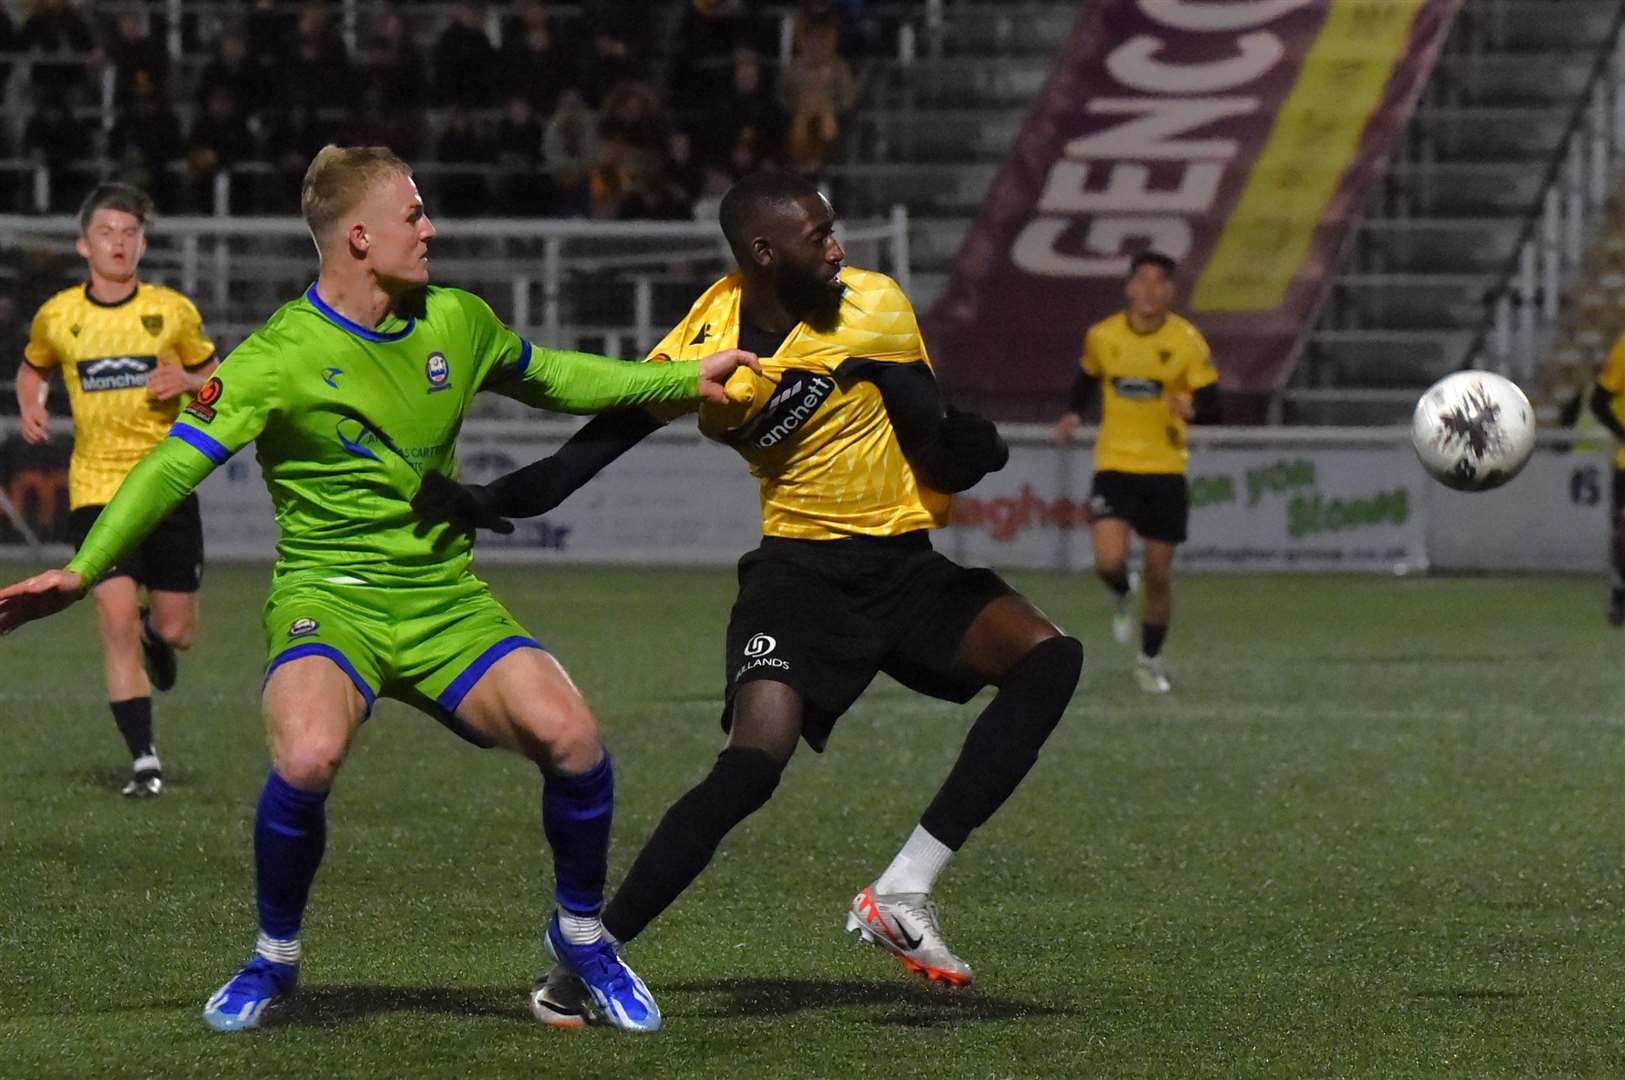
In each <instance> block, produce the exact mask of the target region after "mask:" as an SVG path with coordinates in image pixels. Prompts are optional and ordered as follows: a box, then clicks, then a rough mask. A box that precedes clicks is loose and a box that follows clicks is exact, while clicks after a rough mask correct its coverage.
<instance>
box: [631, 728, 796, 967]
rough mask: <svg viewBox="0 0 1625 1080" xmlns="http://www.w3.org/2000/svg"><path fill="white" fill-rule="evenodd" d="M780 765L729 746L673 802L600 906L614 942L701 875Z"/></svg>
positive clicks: (775, 779) (765, 792)
mask: <svg viewBox="0 0 1625 1080" xmlns="http://www.w3.org/2000/svg"><path fill="white" fill-rule="evenodd" d="M781 768H782V767H781V766H780V765H779V763H778V762H777V761H775V760H774V759H773V756H772V755H771V754H768V753H767V752H766V751H763V750H754V749H735V748H733V747H729V748H728V749H726V750H724V751H723V752H722V753H720V754H718V755H717V761H716V764H715V765H712V766H711V772H710V774H709V775H707V776H706V778H705V779H704V780H701V781H700V782H699V783H698V784H697V785H695V786H694V787H692V788H690V789H689V790H688V792H687V793H686V794H684V795H683V797H682V798H680V799H678V800H677V801H676V802H674V803H672V806H671V809H670V810H667V811H666V816H665V817H663V818H661V819H660V824H659V825H658V826H656V827H655V831H654V835H653V836H651V837H649V839H648V841H647V842H645V843H644V845H643V850H642V851H640V852H638V857H637V859H635V860H634V861H633V863H632V869H631V870H628V871H627V873H626V880H625V881H623V882H622V883H621V887H620V888H619V889H617V890H616V891H615V896H614V897H613V898H612V899H611V900H610V902H609V903H608V904H607V905H605V907H604V928H605V929H606V930H608V931H609V933H610V936H612V937H613V938H614V939H615V940H616V941H620V942H627V941H631V940H632V939H633V938H635V937H637V936H638V934H639V933H641V932H642V931H643V928H644V927H645V926H648V925H649V924H650V923H651V922H653V921H654V920H655V919H656V918H657V917H658V916H659V915H660V913H661V912H662V911H665V910H666V909H667V908H668V907H670V906H671V903H672V901H674V900H676V899H677V897H678V896H680V895H682V892H683V890H684V889H686V888H688V886H689V883H690V882H692V881H693V880H694V879H695V878H697V877H699V876H700V871H702V870H704V869H705V866H706V864H707V863H709V862H710V861H711V856H712V855H714V854H715V853H716V850H717V845H718V844H720V843H721V842H722V838H723V837H724V836H726V835H728V830H729V829H732V828H733V827H734V826H735V825H737V824H739V823H740V822H741V821H744V820H745V819H746V818H747V817H749V816H750V815H751V814H752V813H754V812H755V811H757V810H759V809H761V807H762V806H763V804H765V803H766V802H767V800H768V799H769V798H770V797H771V796H772V794H773V789H774V788H776V787H778V785H779V773H780V771H781Z"/></svg>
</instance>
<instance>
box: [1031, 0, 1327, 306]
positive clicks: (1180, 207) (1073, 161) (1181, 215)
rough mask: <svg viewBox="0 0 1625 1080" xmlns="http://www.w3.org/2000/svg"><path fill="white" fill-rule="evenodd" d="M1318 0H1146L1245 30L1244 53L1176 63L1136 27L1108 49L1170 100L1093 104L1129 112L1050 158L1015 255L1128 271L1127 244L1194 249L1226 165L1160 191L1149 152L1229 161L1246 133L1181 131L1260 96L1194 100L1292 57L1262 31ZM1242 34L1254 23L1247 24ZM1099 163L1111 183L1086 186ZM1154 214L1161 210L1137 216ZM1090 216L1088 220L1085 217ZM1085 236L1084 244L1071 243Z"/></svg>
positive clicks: (1118, 70) (1248, 106)
mask: <svg viewBox="0 0 1625 1080" xmlns="http://www.w3.org/2000/svg"><path fill="white" fill-rule="evenodd" d="M1311 2H1312V0H1245V2H1226V3H1195V2H1193V0H1139V4H1138V6H1139V8H1140V10H1141V11H1143V12H1144V13H1145V15H1146V16H1147V17H1149V18H1151V19H1153V20H1155V21H1157V22H1159V23H1161V24H1162V25H1164V26H1167V27H1170V28H1171V29H1175V30H1183V31H1186V32H1196V33H1208V32H1214V33H1221V34H1232V35H1234V44H1235V50H1236V51H1235V53H1234V54H1233V55H1231V56H1228V57H1224V58H1222V59H1217V60H1201V61H1193V62H1189V63H1176V62H1171V61H1163V60H1159V59H1157V57H1158V55H1159V54H1161V53H1162V52H1163V50H1164V47H1165V45H1166V42H1165V41H1164V39H1163V38H1160V37H1156V36H1154V35H1151V34H1136V35H1135V36H1133V37H1131V38H1129V39H1128V40H1126V41H1124V42H1122V43H1121V44H1120V45H1118V46H1117V47H1116V48H1114V49H1112V51H1111V52H1110V53H1109V54H1108V55H1107V56H1106V59H1105V67H1106V71H1107V73H1108V74H1109V75H1110V76H1111V77H1112V78H1113V79H1115V80H1116V81H1117V82H1118V83H1119V84H1121V85H1122V86H1124V87H1126V88H1128V89H1130V90H1135V91H1139V92H1141V93H1146V94H1161V95H1178V96H1169V97H1125V98H1111V97H1097V98H1096V99H1095V100H1093V101H1091V102H1089V103H1088V105H1087V106H1086V110H1087V111H1088V112H1089V113H1091V114H1094V115H1097V116H1099V115H1107V116H1126V117H1129V119H1127V120H1125V121H1124V122H1122V123H1119V124H1116V125H1115V126H1113V127H1109V128H1106V129H1105V130H1103V131H1097V132H1095V133H1093V134H1090V135H1083V136H1079V137H1078V138H1075V139H1071V140H1069V141H1068V142H1067V144H1066V150H1065V156H1064V157H1063V158H1061V159H1059V160H1057V161H1054V162H1052V163H1051V165H1050V169H1049V175H1048V176H1047V177H1046V179H1045V183H1044V193H1043V196H1042V197H1041V199H1040V200H1039V204H1038V206H1037V207H1036V210H1037V215H1038V216H1034V217H1033V218H1032V219H1031V220H1029V221H1028V222H1027V223H1026V224H1025V225H1024V226H1023V227H1022V229H1021V231H1020V232H1019V233H1017V234H1016V237H1015V239H1014V240H1013V241H1012V242H1011V249H1010V260H1011V262H1012V263H1013V264H1014V265H1015V266H1016V267H1017V268H1019V269H1021V270H1023V271H1025V272H1026V273H1029V274H1032V275H1033V276H1035V277H1062V278H1091V277H1121V276H1122V275H1123V274H1125V273H1126V272H1127V271H1128V264H1129V258H1130V255H1129V253H1128V252H1127V251H1125V250H1124V248H1123V245H1124V243H1126V242H1128V241H1143V242H1145V243H1146V244H1148V245H1149V246H1150V247H1153V248H1156V249H1157V250H1159V251H1162V252H1164V253H1165V254H1167V255H1170V256H1172V257H1173V258H1175V259H1178V258H1180V257H1181V256H1183V255H1185V254H1187V253H1188V252H1189V250H1190V246H1191V237H1192V235H1193V229H1192V226H1191V222H1190V219H1192V218H1197V217H1202V216H1204V215H1207V214H1210V213H1212V211H1213V207H1214V205H1215V204H1216V202H1217V201H1218V196H1219V189H1220V186H1221V182H1222V180H1223V177H1224V167H1223V166H1221V165H1217V164H1211V163H1209V164H1204V165H1193V166H1191V167H1190V168H1188V169H1187V171H1186V173H1185V175H1184V176H1183V177H1182V178H1181V181H1180V184H1179V187H1178V188H1176V189H1174V190H1171V191H1155V192H1153V191H1151V190H1150V189H1149V187H1148V183H1149V179H1150V176H1149V170H1147V169H1146V168H1145V166H1144V165H1141V164H1136V163H1137V162H1145V161H1198V160H1203V159H1209V160H1210V161H1211V159H1219V160H1224V161H1228V160H1230V159H1232V158H1234V157H1235V156H1236V153H1237V152H1238V150H1239V144H1238V142H1237V140H1235V139H1224V138H1208V139H1189V138H1179V137H1178V136H1181V135H1184V134H1186V133H1188V132H1191V131H1194V130H1196V129H1198V128H1202V127H1205V126H1206V125H1209V124H1213V123H1215V122H1218V121H1221V120H1226V119H1232V118H1236V117H1243V116H1250V115H1252V114H1254V113H1256V112H1257V111H1258V110H1259V108H1260V100H1259V99H1258V98H1256V97H1207V98H1201V97H1194V96H1191V95H1196V94H1215V93H1218V92H1220V91H1225V90H1234V89H1237V88H1240V87H1242V86H1245V85H1247V84H1249V83H1253V82H1256V81H1257V80H1258V79H1261V78H1263V77H1264V76H1265V75H1267V74H1268V73H1269V72H1270V71H1272V70H1274V69H1275V68H1276V67H1277V66H1279V65H1280V64H1281V63H1282V61H1283V60H1285V59H1286V57H1287V50H1286V47H1285V45H1283V44H1282V42H1281V39H1280V37H1278V36H1277V35H1276V34H1273V33H1270V32H1268V31H1267V30H1260V29H1255V28H1257V27H1262V26H1266V25H1268V24H1269V23H1272V22H1275V21H1276V20H1278V19H1281V18H1283V17H1284V16H1286V15H1289V14H1291V13H1292V12H1294V11H1296V10H1297V9H1299V8H1301V7H1305V6H1307V5H1308V4H1309V3H1311ZM1241 31H1251V32H1248V33H1242V32H1241ZM1088 162H1110V163H1111V165H1110V166H1109V167H1108V168H1107V169H1106V172H1105V175H1106V177H1107V186H1106V188H1105V190H1103V191H1087V190H1085V188H1084V183H1085V178H1086V177H1087V176H1088V175H1089V173H1088V167H1087V164H1086V163H1088ZM1147 211H1150V212H1153V213H1158V214H1161V215H1164V216H1162V217H1159V218H1148V217H1143V216H1130V217H1118V216H1117V215H1120V214H1124V213H1127V214H1129V215H1135V214H1136V212H1139V213H1140V214H1143V213H1145V212H1147ZM1085 223H1087V224H1085ZM1080 237H1081V238H1082V240H1083V248H1082V250H1081V251H1080V250H1077V249H1076V248H1074V247H1072V246H1071V244H1068V245H1067V249H1066V250H1062V248H1061V245H1062V243H1063V242H1064V241H1068V240H1071V241H1073V242H1074V243H1075V242H1076V240H1077V239H1078V238H1080Z"/></svg>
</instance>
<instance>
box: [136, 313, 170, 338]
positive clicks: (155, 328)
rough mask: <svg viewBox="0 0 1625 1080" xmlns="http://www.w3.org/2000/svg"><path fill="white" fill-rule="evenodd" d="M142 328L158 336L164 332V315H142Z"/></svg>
mask: <svg viewBox="0 0 1625 1080" xmlns="http://www.w3.org/2000/svg"><path fill="white" fill-rule="evenodd" d="M141 329H143V330H145V331H146V332H147V333H149V334H151V335H152V336H153V337H157V336H158V335H159V334H161V333H163V332H164V317H163V316H162V315H143V316H141Z"/></svg>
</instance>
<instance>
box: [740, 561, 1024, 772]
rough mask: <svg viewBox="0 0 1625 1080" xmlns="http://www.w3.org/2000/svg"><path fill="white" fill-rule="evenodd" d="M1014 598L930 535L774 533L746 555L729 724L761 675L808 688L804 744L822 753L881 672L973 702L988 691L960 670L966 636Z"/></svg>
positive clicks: (995, 579) (991, 575)
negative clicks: (741, 693) (936, 546)
mask: <svg viewBox="0 0 1625 1080" xmlns="http://www.w3.org/2000/svg"><path fill="white" fill-rule="evenodd" d="M1012 592H1013V590H1012V589H1011V588H1010V586H1009V585H1006V584H1005V583H1004V581H1003V579H1001V578H1000V577H999V575H997V574H995V573H994V572H993V571H991V570H981V569H970V568H967V567H963V566H960V565H958V564H957V563H954V562H952V561H950V560H949V559H947V558H946V557H944V556H943V555H941V554H938V553H937V552H936V551H934V550H932V548H931V540H930V537H929V535H928V534H927V533H925V532H923V531H922V532H913V533H907V534H905V535H903V536H875V537H870V536H853V537H847V538H845V539H842V540H789V539H784V538H781V537H772V536H770V537H766V538H764V539H763V540H762V544H761V546H760V547H758V548H757V549H756V550H755V551H752V552H750V553H749V554H747V555H746V556H745V557H744V558H742V559H740V560H739V595H738V597H737V598H736V599H735V600H734V606H733V614H732V615H731V616H730V617H729V619H728V642H727V653H726V658H725V659H726V663H727V680H728V698H727V705H726V706H725V707H724V709H723V713H722V726H723V728H724V730H726V729H727V728H728V727H729V726H730V724H731V722H732V717H733V698H734V693H735V692H736V691H737V690H738V689H739V687H740V686H741V685H742V684H744V683H747V682H752V681H755V680H757V679H768V680H772V681H774V682H782V683H785V684H787V685H789V686H792V687H794V688H795V689H796V690H797V691H799V692H800V694H801V696H802V698H803V700H804V701H805V703H806V710H805V716H804V720H803V725H802V737H803V738H805V739H806V740H807V745H809V746H811V747H812V748H813V749H814V750H818V751H822V750H823V749H824V744H825V743H826V742H827V741H828V739H829V734H830V730H831V729H832V728H833V727H834V726H835V721H836V720H838V719H840V717H841V714H842V713H844V712H846V710H847V709H849V708H850V707H851V706H852V703H853V702H854V701H856V700H857V699H858V696H859V695H860V694H862V693H863V691H864V689H865V688H866V687H867V686H868V685H869V683H870V681H871V680H873V679H874V677H875V673H876V672H880V671H884V672H885V673H886V674H888V675H890V676H891V677H892V678H894V679H896V680H897V681H898V682H900V683H902V684H903V685H904V686H907V687H909V688H910V689H912V690H918V691H919V692H920V693H923V694H929V695H930V696H932V697H935V698H942V699H945V700H947V701H969V700H970V699H971V698H972V697H974V696H975V695H976V693H977V691H979V690H981V688H982V686H983V685H984V684H983V683H982V682H980V681H979V680H972V679H969V678H968V677H966V676H965V675H964V674H963V673H962V672H958V671H956V670H955V668H954V655H955V652H956V651H957V649H958V647H959V641H960V639H961V638H963V637H964V636H965V631H966V630H968V629H970V625H971V623H972V622H974V621H975V620H976V616H977V615H979V614H981V612H982V609H983V608H985V607H987V605H988V604H989V603H990V602H992V601H994V600H996V599H998V598H999V597H1001V596H1007V595H1010V594H1011V593H1012Z"/></svg>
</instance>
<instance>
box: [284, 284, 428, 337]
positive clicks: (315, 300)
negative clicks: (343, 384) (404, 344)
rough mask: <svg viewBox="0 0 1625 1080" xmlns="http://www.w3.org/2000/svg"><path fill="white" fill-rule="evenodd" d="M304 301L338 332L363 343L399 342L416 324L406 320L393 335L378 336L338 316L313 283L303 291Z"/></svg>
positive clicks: (376, 332)
mask: <svg viewBox="0 0 1625 1080" xmlns="http://www.w3.org/2000/svg"><path fill="white" fill-rule="evenodd" d="M305 299H306V300H309V301H310V306H311V307H313V308H315V309H316V310H317V311H319V312H321V314H322V317H323V318H325V319H326V320H327V321H328V322H330V323H332V324H333V325H334V326H336V327H338V328H339V329H340V330H345V331H348V332H349V333H352V334H354V335H355V336H356V337H358V338H361V339H363V340H365V341H399V340H401V338H403V337H405V336H406V335H407V334H410V333H411V332H412V328H413V327H415V326H416V325H417V324H418V321H417V320H416V319H407V320H406V325H405V326H403V327H402V328H401V329H399V330H397V331H395V332H394V333H393V334H380V333H379V332H378V331H376V330H368V329H367V328H366V327H365V326H362V325H361V324H360V323H356V322H351V321H350V320H349V319H346V318H345V317H344V316H343V315H340V314H339V313H338V312H336V311H334V310H333V309H332V308H330V307H328V306H327V301H326V300H323V299H322V297H321V294H320V293H318V292H317V291H316V283H315V282H314V281H313V282H311V283H310V288H308V289H306V290H305Z"/></svg>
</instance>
